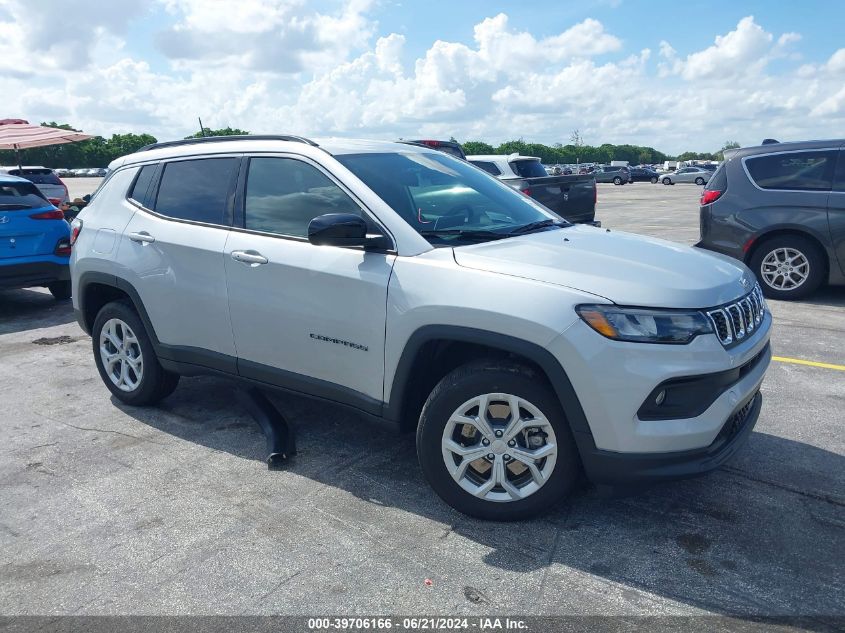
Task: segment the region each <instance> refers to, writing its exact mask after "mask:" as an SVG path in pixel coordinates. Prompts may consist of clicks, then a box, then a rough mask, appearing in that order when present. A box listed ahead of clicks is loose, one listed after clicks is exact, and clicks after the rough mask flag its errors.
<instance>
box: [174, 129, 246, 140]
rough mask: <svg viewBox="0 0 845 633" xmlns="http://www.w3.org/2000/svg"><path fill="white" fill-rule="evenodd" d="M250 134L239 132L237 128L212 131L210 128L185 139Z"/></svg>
mask: <svg viewBox="0 0 845 633" xmlns="http://www.w3.org/2000/svg"><path fill="white" fill-rule="evenodd" d="M247 134H249V132H247V131H246V130H239V129H238V128H236V127H223V128H220V129H219V130H212V129H211V128H210V127H204V128H202V132H195V133H194V134H191V135H190V136H186V137H185V138H186V139H188V138H202V137H203V136H246V135H247Z"/></svg>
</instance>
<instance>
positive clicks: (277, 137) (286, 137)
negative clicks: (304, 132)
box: [138, 134, 319, 152]
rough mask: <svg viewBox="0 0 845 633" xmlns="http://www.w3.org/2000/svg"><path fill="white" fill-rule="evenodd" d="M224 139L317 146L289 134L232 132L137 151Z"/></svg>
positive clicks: (150, 146)
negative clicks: (291, 142)
mask: <svg viewBox="0 0 845 633" xmlns="http://www.w3.org/2000/svg"><path fill="white" fill-rule="evenodd" d="M224 141H293V142H294V143H305V144H306V145H311V146H312V147H319V145H317V143H315V142H314V141H312V140H311V139H308V138H305V137H304V136H293V135H291V134H233V135H232V136H201V137H199V138H183V139H180V140H178V141H162V142H161V143H151V144H150V145H145V146H144V147H142V148H141V149H139V150H138V151H139V152H146V151H148V150H151V149H159V148H161V147H178V146H180V145H194V144H195V143H222V142H224Z"/></svg>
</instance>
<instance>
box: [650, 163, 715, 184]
mask: <svg viewBox="0 0 845 633" xmlns="http://www.w3.org/2000/svg"><path fill="white" fill-rule="evenodd" d="M712 175H713V172H712V171H710V170H709V169H704V168H702V167H682V168H681V169H679V170H678V171H674V172H670V173H668V174H663V175H662V176H660V182H662V183H663V184H664V185H674V184H675V183H676V182H694V183H695V184H697V185H706V184H707V181H708V180H710V176H712Z"/></svg>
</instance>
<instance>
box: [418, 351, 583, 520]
mask: <svg viewBox="0 0 845 633" xmlns="http://www.w3.org/2000/svg"><path fill="white" fill-rule="evenodd" d="M417 455H418V457H419V461H420V466H421V467H422V471H423V473H424V475H425V477H426V479H427V480H428V482H429V484H430V485H431V487H432V488H434V490H435V492H437V494H438V495H440V497H441V498H442V499H443V500H444V501H445V502H446V503H448V504H449V505H451V506H452V507H453V508H455V509H456V510H458V511H460V512H463V513H465V514H469V515H471V516H475V517H479V518H483V519H492V520H516V519H522V518H525V517H528V516H532V515H535V514H538V513H540V512H543V511H545V510H548V509H549V507H550V506H551V505H552V504H554V503H556V502H558V501H560V500H562V499H564V498H565V497H566V496H567V495H568V494H569V492H570V491H571V490H572V487H573V486H574V484H575V482H576V481H577V479H578V476H579V472H580V462H579V458H578V452H577V449H576V447H575V442H574V440H573V438H572V434H571V432H570V430H569V425H568V423H567V422H566V419H565V417H564V415H563V411H562V409H561V407H560V403H559V402H558V400H557V397H556V396H555V394H554V392H553V391H552V389H551V388H550V387H549V386H548V384H547V383H546V381H545V379H543V377H542V376H539V375H537V372H536V371H535V370H533V369H531V368H528V367H524V366H521V365H516V364H512V363H507V362H502V361H495V360H489V361H479V362H475V363H470V364H469V365H464V366H463V367H459V368H458V369H456V370H454V371H453V372H451V373H450V374H448V375H447V376H445V377H444V378H443V379H442V380H441V381H440V382H439V383H438V384H437V386H436V387H435V388H434V390H433V391H432V392H431V395H430V396H429V397H428V400H427V401H426V403H425V406H424V407H423V411H422V414H421V416H420V424H419V426H418V427H417Z"/></svg>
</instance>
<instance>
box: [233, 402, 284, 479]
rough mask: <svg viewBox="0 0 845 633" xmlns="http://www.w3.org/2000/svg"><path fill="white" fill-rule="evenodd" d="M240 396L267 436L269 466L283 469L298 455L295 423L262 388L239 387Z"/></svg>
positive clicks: (271, 468)
mask: <svg viewBox="0 0 845 633" xmlns="http://www.w3.org/2000/svg"><path fill="white" fill-rule="evenodd" d="M238 397H239V399H240V400H241V402H242V403H243V404H244V406H245V407H246V408H247V411H249V413H250V415H251V416H252V417H253V418H255V421H256V422H258V424H259V426H260V427H261V430H262V431H264V437H266V438H267V468H268V469H269V470H281V469H282V468H284V464H285V463H286V462H288V461H289V460H290V458H291V457H293V456H294V455H296V432H295V430H294V427H293V425H292V424H290V423H289V422H288V421H287V420H286V419H285V416H283V415H282V413H281V411H279V410H278V409H277V408H276V406H275V405H274V404H273V403H272V402H270V399H269V398H268V397H267V396H266V395H265V394H264V393H263V392H262V391H261V390H260V389H258V388H256V387H247V388H245V389H239V390H238Z"/></svg>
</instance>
